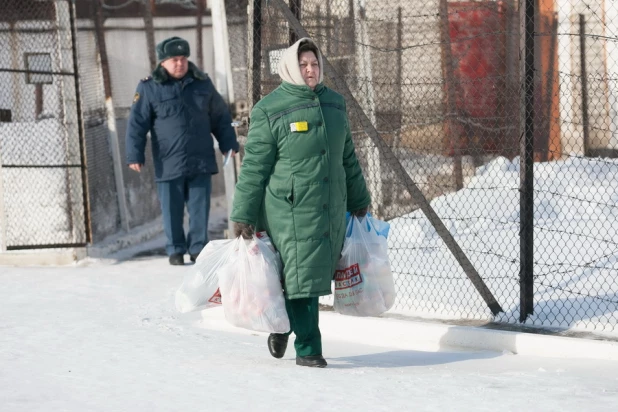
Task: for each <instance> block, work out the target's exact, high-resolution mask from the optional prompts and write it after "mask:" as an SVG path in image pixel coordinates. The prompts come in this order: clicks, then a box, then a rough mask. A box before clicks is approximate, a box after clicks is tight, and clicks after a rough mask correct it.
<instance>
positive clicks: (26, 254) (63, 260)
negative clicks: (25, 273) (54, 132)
mask: <svg viewBox="0 0 618 412" xmlns="http://www.w3.org/2000/svg"><path fill="white" fill-rule="evenodd" d="M86 254H87V252H86V248H63V249H32V250H18V251H8V252H2V253H0V266H67V265H72V264H75V262H77V261H79V260H82V259H84V258H85V257H86Z"/></svg>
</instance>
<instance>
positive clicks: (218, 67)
mask: <svg viewBox="0 0 618 412" xmlns="http://www.w3.org/2000/svg"><path fill="white" fill-rule="evenodd" d="M208 4H209V5H210V9H211V14H212V32H213V41H214V51H215V74H214V80H215V87H216V88H217V91H218V92H219V93H220V94H221V96H223V98H224V99H225V101H226V102H227V103H228V105H230V106H231V105H232V104H234V82H233V78H232V63H231V59H230V46H229V36H228V30H227V17H226V13H225V3H224V0H210V1H209V2H208ZM234 129H236V127H234ZM234 164H235V162H234V160H233V159H231V160H230V161H229V162H228V164H227V165H226V166H224V167H223V180H224V183H225V198H226V200H227V206H228V217H229V214H230V213H231V209H232V204H233V202H234V191H235V188H236V168H235V167H234ZM232 237H234V223H233V222H232V221H231V220H229V219H228V238H232Z"/></svg>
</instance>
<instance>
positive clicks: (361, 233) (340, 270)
mask: <svg viewBox="0 0 618 412" xmlns="http://www.w3.org/2000/svg"><path fill="white" fill-rule="evenodd" d="M388 227H389V226H388V223H386V222H383V221H380V220H378V219H375V218H373V217H371V216H370V215H368V216H366V217H364V218H362V219H358V218H357V217H355V216H352V217H351V218H350V221H349V222H348V227H347V230H346V239H345V241H344V244H343V251H342V254H341V259H340V260H339V263H338V265H337V271H336V272H335V300H334V308H335V311H337V312H339V313H341V314H343V315H351V316H377V315H380V314H382V313H384V312H386V311H387V310H389V309H390V308H392V307H393V305H394V303H395V282H394V280H393V273H392V272H391V265H390V261H389V259H388V243H387V240H386V235H387V234H388Z"/></svg>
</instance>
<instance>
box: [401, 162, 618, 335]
mask: <svg viewBox="0 0 618 412" xmlns="http://www.w3.org/2000/svg"><path fill="white" fill-rule="evenodd" d="M534 190H535V192H534V265H535V266H534V275H535V279H534V282H535V287H534V290H535V294H534V302H535V314H534V315H533V316H532V317H531V318H530V319H529V320H528V321H527V323H526V324H527V325H538V326H551V327H557V328H563V329H572V330H584V331H595V332H608V333H614V334H618V280H617V279H618V278H617V276H616V273H617V271H618V249H617V248H616V245H618V223H617V222H618V220H617V219H616V217H617V216H618V207H617V206H616V205H618V160H616V159H593V158H575V157H574V158H569V159H567V160H564V161H556V162H547V163H535V164H534ZM519 196H520V193H519V159H518V158H515V159H514V160H513V161H510V160H508V159H505V158H497V159H495V160H493V161H492V162H490V163H488V164H487V165H484V166H482V167H480V168H477V170H476V174H475V175H474V176H473V177H471V178H470V179H467V181H466V185H465V187H464V189H462V190H460V191H458V192H456V193H450V194H447V195H445V196H441V197H438V198H436V199H434V200H433V201H432V202H431V205H432V207H433V208H434V210H435V211H436V213H437V214H438V216H440V218H442V220H443V222H444V224H445V225H446V227H447V228H448V229H449V231H450V232H451V234H453V236H454V238H455V240H456V241H457V243H458V244H459V245H460V246H461V248H462V249H463V250H464V252H465V253H466V255H467V256H468V258H469V259H470V261H471V262H472V264H473V265H474V267H475V268H476V270H477V271H478V273H479V275H480V276H481V277H482V278H483V279H484V280H485V282H486V283H487V286H488V287H489V289H490V290H491V291H492V293H493V294H494V296H495V297H496V299H497V301H498V303H500V305H501V306H502V308H503V309H504V311H505V313H503V314H501V315H500V316H498V317H497V318H496V319H495V320H497V321H502V322H509V323H517V321H518V318H519V302H520V297H519V267H520V243H519V210H520V205H519ZM390 223H391V233H390V235H389V248H390V254H391V255H390V258H391V266H392V268H393V272H394V273H395V276H396V285H397V287H398V298H399V299H398V302H397V303H396V306H395V309H394V310H395V311H399V312H404V313H408V314H414V315H417V316H425V317H427V316H428V317H434V318H435V317H441V318H451V319H461V318H467V319H491V318H492V316H491V312H490V311H489V309H488V308H487V306H486V305H485V303H484V302H483V300H482V299H481V297H480V295H479V294H478V292H477V291H476V290H475V288H474V287H473V286H472V284H471V282H470V281H469V280H468V278H467V277H466V275H465V273H464V272H463V270H462V269H461V267H460V266H459V264H458V263H457V262H456V261H455V259H454V258H453V255H452V254H451V252H450V251H449V250H448V249H447V248H446V246H445V245H444V243H443V241H442V239H441V238H440V237H439V236H438V234H437V233H436V231H435V229H434V228H433V226H432V225H431V224H430V222H429V220H428V219H427V218H426V217H425V216H424V214H423V213H422V212H421V211H420V210H418V211H416V212H414V213H411V214H409V215H406V216H402V217H400V218H396V219H393V220H391V221H390Z"/></svg>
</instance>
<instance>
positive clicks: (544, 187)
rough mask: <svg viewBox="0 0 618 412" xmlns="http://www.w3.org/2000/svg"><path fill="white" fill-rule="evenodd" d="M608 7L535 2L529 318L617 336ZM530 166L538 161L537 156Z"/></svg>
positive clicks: (615, 54) (614, 29) (612, 21)
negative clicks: (535, 150)
mask: <svg viewBox="0 0 618 412" xmlns="http://www.w3.org/2000/svg"><path fill="white" fill-rule="evenodd" d="M617 15H618V5H616V4H615V2H604V1H594V0H584V1H574V0H572V1H557V2H555V4H554V2H548V1H541V2H539V5H538V8H537V15H536V19H537V27H538V35H537V36H536V42H535V45H536V46H537V49H536V50H535V52H536V55H535V58H536V61H535V74H536V82H537V83H536V93H535V95H534V97H535V109H536V113H535V121H534V123H533V127H534V138H535V148H537V147H539V146H538V145H537V143H538V142H541V143H542V144H543V149H544V150H547V155H546V156H545V155H544V153H543V152H541V153H540V154H541V156H540V157H541V160H552V161H549V162H543V163H540V162H539V163H535V165H534V262H535V270H534V288H535V290H534V315H533V316H531V318H530V322H531V323H533V324H538V325H549V326H558V327H574V328H584V329H589V330H595V331H616V330H617V329H618V328H617V323H618V281H617V279H618V278H617V277H616V273H617V272H616V270H617V269H618V266H617V265H616V258H617V256H618V255H617V251H618V249H617V247H616V246H617V243H616V242H617V240H618V239H617V235H616V233H617V229H618V225H617V223H616V219H615V216H616V200H618V191H617V188H618V174H617V172H618V169H617V166H618V162H617V161H616V159H615V158H616V154H617V153H618V151H617V150H616V149H618V146H617V143H618V140H617V136H618V135H617V134H616V130H617V129H616V122H617V121H618V117H617V116H616V109H617V108H618V106H617V103H618V101H617V96H618V95H617V94H616V91H617V90H616V78H617V71H618V50H617V49H616V47H617V46H616V45H617V44H618V37H617V36H618V26H617V24H618V23H617V20H616V17H617ZM535 157H537V158H538V157H539V156H538V154H537V153H535Z"/></svg>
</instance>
